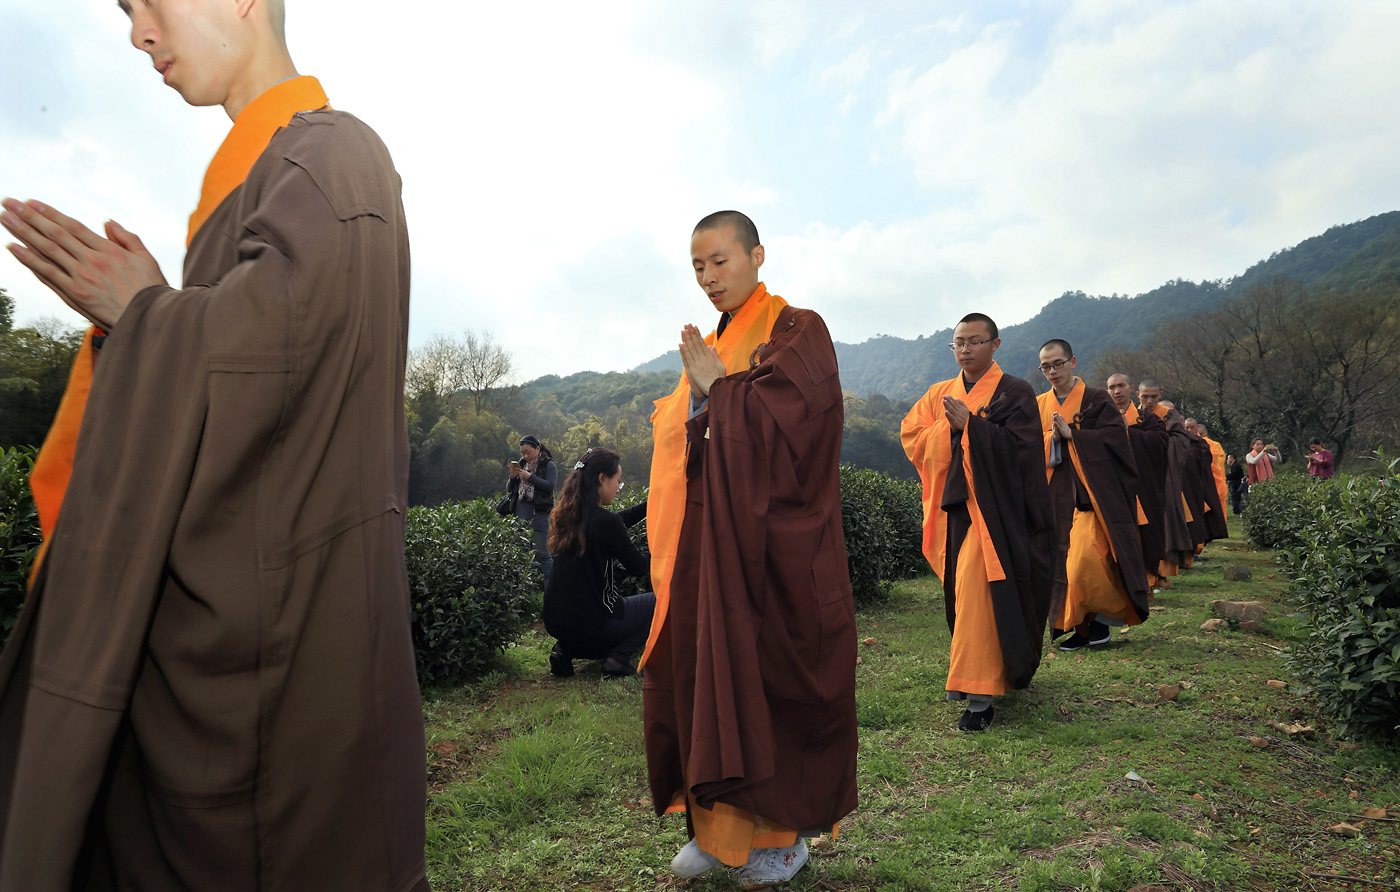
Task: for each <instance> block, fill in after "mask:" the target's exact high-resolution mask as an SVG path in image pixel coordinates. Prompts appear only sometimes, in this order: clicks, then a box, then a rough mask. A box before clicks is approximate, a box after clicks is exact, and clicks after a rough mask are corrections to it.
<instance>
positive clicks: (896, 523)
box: [841, 465, 927, 604]
mask: <svg viewBox="0 0 1400 892" xmlns="http://www.w3.org/2000/svg"><path fill="white" fill-rule="evenodd" d="M841 527H842V532H843V533H844V534H845V539H846V565H847V567H848V569H849V570H850V574H851V589H852V591H853V592H854V594H855V600H856V603H857V604H870V603H874V602H877V601H880V600H883V599H884V597H885V596H886V595H888V594H889V590H890V584H891V583H892V582H893V581H894V580H896V579H905V578H907V577H909V576H913V575H916V574H917V573H919V572H922V570H923V568H925V567H927V564H926V563H925V562H924V558H923V553H922V551H921V549H922V542H923V508H922V505H921V503H920V495H919V484H918V483H917V482H911V481H903V480H895V479H894V478H892V477H890V476H889V475H887V474H882V473H880V472H879V471H872V470H869V469H866V468H857V467H855V466H854V465H842V466H841Z"/></svg>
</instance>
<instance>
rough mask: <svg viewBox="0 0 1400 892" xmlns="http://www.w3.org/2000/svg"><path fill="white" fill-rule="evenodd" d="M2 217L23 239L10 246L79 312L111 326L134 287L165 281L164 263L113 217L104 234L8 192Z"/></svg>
mask: <svg viewBox="0 0 1400 892" xmlns="http://www.w3.org/2000/svg"><path fill="white" fill-rule="evenodd" d="M3 204H4V208H5V212H4V213H3V214H0V223H3V224H4V226H5V228H6V229H8V230H9V231H10V234H11V235H13V236H14V237H15V238H17V239H19V242H20V243H19V244H10V245H8V246H7V247H8V248H9V249H10V253H11V254H13V255H14V256H15V259H17V260H18V261H19V262H20V263H22V264H24V265H25V266H27V267H29V271H30V272H32V273H34V275H35V276H36V277H37V278H38V279H39V281H41V282H43V283H44V284H45V285H47V286H49V287H50V288H52V289H53V291H54V293H55V294H57V295H58V296H59V297H61V298H63V302H64V303H66V304H68V306H70V307H72V308H73V309H74V310H76V311H77V312H78V313H81V314H82V315H83V316H86V317H87V318H88V319H90V320H92V321H93V322H94V323H96V324H97V325H99V326H100V327H102V328H104V329H108V330H110V329H111V328H112V327H113V326H115V325H116V324H117V320H119V319H121V316H122V313H123V312H125V311H126V306H127V304H129V303H131V299H132V298H133V297H135V296H136V293H137V292H138V291H140V290H141V289H143V288H147V287H149V286H151V285H164V284H166V282H165V276H163V275H162V274H161V271H160V265H159V264H157V263H156V259H155V258H154V257H152V256H151V252H150V251H147V250H146V246H145V245H144V244H142V243H141V239H140V238H138V237H137V236H136V235H135V233H131V232H127V231H126V230H125V229H123V228H122V226H121V225H120V224H118V223H116V222H114V221H111V220H109V221H108V222H107V224H106V226H105V227H104V229H105V232H106V235H107V237H106V238H103V237H102V236H100V235H98V234H97V233H95V232H93V231H92V230H91V229H88V228H87V227H86V226H84V225H83V224H81V223H79V222H78V221H77V220H74V219H73V218H72V217H68V216H65V215H64V214H61V213H59V212H58V211H56V210H54V209H53V208H51V207H49V206H47V205H45V204H42V203H40V202H37V201H25V202H20V201H16V200H14V199H13V198H6V199H5V200H4V202H3Z"/></svg>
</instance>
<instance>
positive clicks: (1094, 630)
mask: <svg viewBox="0 0 1400 892" xmlns="http://www.w3.org/2000/svg"><path fill="white" fill-rule="evenodd" d="M1112 637H1113V630H1112V629H1110V628H1109V627H1108V626H1107V625H1105V624H1104V623H1101V622H1099V621H1098V620H1094V621H1093V622H1091V623H1089V646H1090V647H1097V646H1098V645H1100V644H1107V643H1108V640H1109V639H1110V638H1112Z"/></svg>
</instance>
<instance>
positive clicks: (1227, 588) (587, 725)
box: [425, 539, 1400, 892]
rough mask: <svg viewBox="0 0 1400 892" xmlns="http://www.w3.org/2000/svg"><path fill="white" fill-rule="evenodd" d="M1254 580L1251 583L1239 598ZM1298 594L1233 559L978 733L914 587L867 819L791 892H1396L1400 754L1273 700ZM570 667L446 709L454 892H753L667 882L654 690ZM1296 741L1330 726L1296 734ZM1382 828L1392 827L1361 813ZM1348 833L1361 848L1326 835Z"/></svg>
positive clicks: (877, 683)
mask: <svg viewBox="0 0 1400 892" xmlns="http://www.w3.org/2000/svg"><path fill="white" fill-rule="evenodd" d="M1234 565H1241V566H1246V567H1249V568H1251V570H1252V571H1253V580H1252V581H1249V582H1242V583H1228V582H1224V581H1223V578H1222V570H1223V569H1224V567H1226V566H1234ZM1283 587H1284V583H1283V579H1282V578H1281V576H1279V575H1278V574H1277V573H1276V570H1275V568H1274V566H1273V563H1272V558H1271V557H1270V556H1269V555H1268V554H1267V553H1256V552H1254V551H1253V550H1251V549H1249V548H1248V547H1247V546H1246V545H1245V544H1244V543H1243V542H1242V541H1240V540H1237V539H1230V540H1227V541H1225V542H1217V543H1213V544H1212V545H1211V546H1210V547H1209V548H1208V550H1207V552H1206V555H1205V560H1203V561H1201V562H1200V563H1198V564H1197V566H1196V568H1194V569H1192V570H1191V571H1189V572H1187V573H1184V574H1183V575H1182V576H1179V577H1177V583H1176V585H1175V587H1174V588H1172V589H1171V590H1170V591H1168V592H1165V593H1163V594H1162V595H1159V596H1158V598H1157V600H1156V601H1155V602H1154V609H1153V611H1152V617H1151V619H1150V620H1149V621H1148V622H1147V623H1145V624H1143V625H1141V626H1138V627H1136V628H1133V629H1130V630H1127V631H1123V632H1121V633H1120V631H1119V630H1115V636H1114V641H1113V643H1112V644H1110V645H1107V646H1104V647H1098V648H1093V649H1092V650H1090V651H1089V652H1081V653H1077V654H1067V653H1062V652H1058V651H1055V652H1049V653H1047V659H1046V662H1044V663H1043V664H1042V667H1041V670H1040V672H1039V673H1038V674H1037V676H1036V679H1035V682H1034V683H1033V684H1032V686H1031V688H1030V689H1028V690H1026V691H1021V692H1017V693H1015V694H1012V695H1008V696H1007V697H1006V698H1004V699H1005V702H1004V703H1002V704H998V706H999V711H998V715H997V719H996V724H995V725H994V727H993V728H992V730H991V731H989V732H987V733H985V734H981V735H965V734H960V733H958V731H957V730H956V728H955V724H956V721H957V717H958V714H959V713H960V711H961V710H960V709H959V708H958V707H957V706H954V705H953V704H949V703H946V702H944V692H943V683H944V680H945V678H944V676H945V673H946V671H947V659H948V631H947V626H946V624H945V622H944V619H943V600H942V596H941V593H940V591H939V588H938V584H937V580H936V579H934V578H933V577H924V578H922V579H919V580H914V581H911V582H908V583H905V584H902V585H900V586H897V587H896V589H895V592H894V595H893V596H892V597H891V599H890V601H889V602H888V603H887V604H886V605H885V606H883V607H881V608H879V609H876V610H870V611H865V612H863V613H862V614H861V615H860V617H859V624H860V635H861V638H862V639H867V640H868V639H874V641H873V643H869V644H863V645H862V646H861V657H862V660H861V664H860V666H859V667H858V672H859V676H858V688H857V701H858V714H859V723H860V735H861V750H860V763H859V772H860V782H861V785H860V790H861V804H860V808H859V810H858V811H857V812H856V813H855V814H853V815H852V816H851V817H850V818H848V819H847V821H845V822H844V824H843V826H842V830H841V835H840V838H839V839H838V840H836V841H834V842H833V841H830V840H824V841H823V842H822V843H820V844H819V845H818V846H817V847H815V848H814V850H813V853H812V859H811V861H810V862H809V866H808V867H807V868H806V869H804V870H803V871H802V872H801V873H800V874H798V877H797V879H796V880H795V881H794V882H793V883H792V884H791V886H790V887H789V888H791V889H793V890H831V892H835V890H891V892H893V890H968V889H1014V890H1022V892H1040V890H1046V892H1049V890H1080V889H1083V890H1105V892H1116V890H1122V892H1126V890H1129V889H1132V888H1133V887H1135V886H1139V885H1147V884H1156V885H1158V886H1161V887H1163V888H1165V889H1169V890H1207V889H1221V890H1261V892H1276V890H1282V889H1300V890H1347V889H1351V890H1362V889H1365V890H1377V889H1390V890H1395V889H1400V821H1396V820H1395V819H1397V818H1400V753H1397V752H1396V751H1394V750H1388V749H1385V748H1381V747H1377V746H1374V745H1370V744H1365V745H1361V746H1356V745H1353V744H1348V743H1344V742H1340V741H1336V740H1333V739H1332V738H1331V737H1330V736H1329V735H1328V733H1327V729H1326V727H1325V724H1324V723H1323V721H1322V720H1321V719H1319V718H1318V717H1317V716H1316V715H1315V714H1314V713H1313V711H1312V704H1311V703H1310V702H1309V701H1308V699H1307V698H1306V696H1305V695H1304V694H1303V693H1302V692H1299V691H1297V690H1294V689H1291V685H1290V687H1289V688H1285V689H1282V690H1281V689H1278V688H1277V687H1271V686H1269V685H1268V684H1267V683H1266V682H1267V681H1269V680H1287V679H1288V678H1289V676H1288V674H1287V670H1286V668H1285V665H1284V658H1285V653H1284V651H1285V649H1286V648H1287V647H1288V645H1289V642H1290V641H1292V640H1294V639H1296V638H1297V637H1298V636H1299V635H1300V630H1299V629H1298V628H1297V626H1296V624H1295V622H1294V621H1293V620H1292V619H1291V618H1290V617H1289V616H1288V613H1287V611H1288V607H1287V605H1286V604H1284V603H1280V598H1281V595H1282V590H1283ZM1216 598H1225V599H1233V600H1258V601H1264V602H1266V603H1268V604H1269V612H1268V615H1267V617H1266V618H1265V620H1264V623H1263V624H1264V633H1262V634H1261V633H1251V632H1241V631H1230V630H1226V631H1221V632H1204V631H1201V629H1200V626H1201V624H1202V623H1203V622H1204V621H1205V620H1206V619H1208V618H1210V617H1211V613H1210V608H1209V603H1210V601H1211V600H1213V599H1216ZM548 646H549V642H548V639H547V638H546V637H545V636H544V634H543V632H532V633H530V634H528V635H526V636H525V638H523V639H522V640H521V642H520V644H519V645H518V646H517V647H514V648H511V649H510V650H509V651H508V652H507V654H506V657H505V660H504V661H503V669H502V671H501V672H500V673H499V674H497V675H496V676H493V677H491V678H488V679H484V680H483V681H481V682H480V683H477V684H475V685H472V686H470V687H464V688H458V689H452V690H443V691H437V692H430V694H429V695H428V697H427V701H426V704H425V707H426V711H427V718H428V743H429V752H428V765H429V780H430V783H431V785H432V793H431V798H430V804H429V831H428V832H429V840H428V849H429V864H430V870H431V873H432V878H433V885H434V888H435V889H437V890H439V892H449V890H483V892H484V890H490V892H515V890H521V892H524V890H530V892H536V890H561V889H586V890H598V892H603V890H608V892H611V890H655V889H690V890H696V892H704V890H727V889H737V888H738V887H737V885H735V884H734V883H732V882H731V881H730V880H729V879H728V877H727V876H726V875H724V874H722V873H715V874H714V875H713V876H706V877H702V878H700V879H698V880H689V881H686V880H680V879H677V878H675V877H672V876H671V875H670V874H669V871H668V870H667V869H666V868H667V865H668V863H669V861H670V858H671V856H672V855H673V854H675V852H676V850H677V849H678V848H679V847H680V846H681V845H682V844H683V843H684V842H685V835H684V823H683V821H682V820H680V819H678V818H675V817H671V818H668V819H667V820H664V821H657V820H656V818H655V817H654V816H653V814H652V810H651V803H650V801H649V800H648V799H647V798H646V797H647V790H646V787H645V785H644V783H643V777H644V769H645V760H644V758H643V754H642V743H641V690H640V688H641V683H640V681H638V680H636V679H629V680H626V681H622V682H610V683H603V682H602V681H601V680H600V677H599V675H598V669H597V666H596V664H592V665H590V664H584V663H579V664H577V665H578V666H579V667H580V669H581V670H582V671H581V672H580V674H579V677H577V678H574V679H567V680H556V679H554V678H552V677H550V676H549V674H548V671H547V667H546V658H545V657H546V654H547V652H548ZM1163 685H1177V686H1179V688H1178V692H1177V694H1176V697H1175V699H1174V700H1163V699H1159V688H1160V687H1161V686H1163ZM1290 724H1303V725H1310V726H1312V727H1313V728H1316V729H1317V730H1316V732H1315V733H1312V734H1308V733H1304V734H1299V735H1295V736H1290V734H1289V733H1287V732H1286V731H1285V730H1282V729H1281V728H1279V727H1275V726H1287V725H1290ZM1251 738H1252V740H1251ZM1130 772H1131V773H1132V777H1131V778H1130V777H1129V773H1130ZM1365 808H1386V809H1388V813H1387V817H1388V820H1378V819H1370V820H1360V821H1358V820H1355V819H1353V818H1349V817H1348V816H1359V815H1361V813H1362V810H1363V809H1365ZM1343 821H1351V823H1352V824H1354V825H1359V826H1360V829H1361V833H1360V836H1358V837H1354V838H1351V837H1345V836H1342V835H1339V834H1338V833H1335V832H1333V831H1332V830H1330V829H1329V828H1331V827H1333V826H1334V825H1336V824H1338V823H1340V822H1343ZM1347 878H1351V879H1347ZM1362 881H1365V882H1362Z"/></svg>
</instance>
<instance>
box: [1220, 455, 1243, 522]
mask: <svg viewBox="0 0 1400 892" xmlns="http://www.w3.org/2000/svg"><path fill="white" fill-rule="evenodd" d="M1225 480H1226V482H1227V484H1228V485H1229V488H1230V502H1231V506H1230V507H1231V508H1232V509H1234V512H1235V516H1236V517H1239V516H1240V515H1241V514H1243V513H1244V497H1245V493H1246V492H1247V490H1248V487H1247V486H1245V482H1244V465H1242V464H1240V461H1239V459H1237V458H1235V457H1234V456H1233V455H1227V456H1225Z"/></svg>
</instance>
